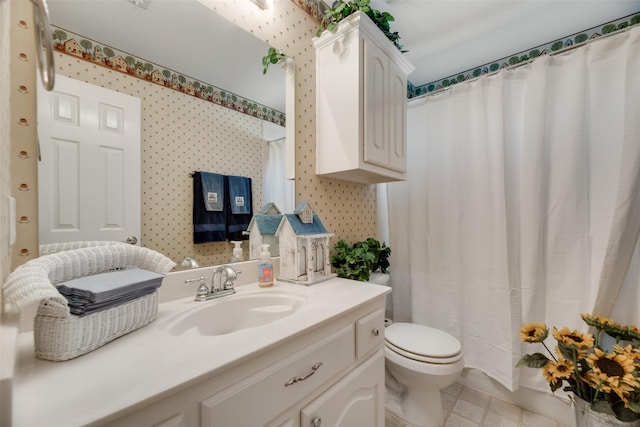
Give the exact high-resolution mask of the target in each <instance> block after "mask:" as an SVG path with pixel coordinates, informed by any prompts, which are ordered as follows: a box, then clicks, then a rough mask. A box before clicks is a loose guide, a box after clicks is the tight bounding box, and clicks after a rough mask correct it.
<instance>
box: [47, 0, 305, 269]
mask: <svg viewBox="0 0 640 427" xmlns="http://www.w3.org/2000/svg"><path fill="white" fill-rule="evenodd" d="M49 9H50V14H51V23H52V26H53V27H54V28H53V30H54V31H55V30H60V31H61V32H62V33H66V36H68V37H67V38H63V37H62V35H61V34H60V32H58V33H55V34H54V38H55V37H56V36H58V38H57V40H56V49H57V54H56V70H57V72H59V73H60V74H62V75H66V76H69V77H72V78H74V79H79V80H82V81H85V82H88V83H90V84H92V85H97V86H102V87H104V88H107V89H110V90H113V91H117V92H121V93H124V94H128V95H132V96H133V97H136V98H138V99H139V100H140V103H141V117H140V119H141V120H140V121H141V138H140V151H141V171H140V176H141V178H140V190H141V191H140V193H141V197H140V211H141V233H140V236H137V237H138V238H139V240H140V243H141V244H142V245H143V246H146V247H149V248H151V249H155V250H158V251H159V252H161V253H163V254H165V255H167V256H168V257H170V258H171V259H172V260H174V261H175V262H176V263H178V265H180V262H181V260H183V259H184V258H185V257H193V258H195V259H197V260H198V262H199V263H200V265H211V264H222V263H226V262H229V261H230V260H231V257H232V249H233V245H232V244H231V243H230V242H220V243H207V244H202V245H194V244H193V236H192V233H193V226H192V206H193V204H192V203H193V200H192V197H193V191H192V179H191V178H190V177H189V174H190V173H191V172H192V171H194V170H202V171H211V172H216V173H220V174H225V175H240V176H246V177H250V178H251V179H252V192H253V211H254V212H258V211H259V210H260V208H261V207H262V206H263V205H264V203H265V202H266V201H268V200H270V198H271V197H274V198H275V197H282V196H278V193H282V194H285V191H281V190H280V189H278V190H276V189H273V190H271V193H269V194H270V196H268V197H269V198H266V197H265V195H264V187H265V182H267V181H268V182H270V183H273V182H276V181H273V178H267V177H266V176H267V174H268V175H269V177H271V176H272V174H273V172H274V171H277V169H276V168H281V169H282V170H284V171H286V170H287V169H286V163H287V162H288V163H289V165H292V164H294V162H293V156H292V155H291V154H292V151H290V155H289V157H288V160H287V156H286V151H287V149H288V147H291V148H293V143H292V140H288V136H287V137H285V138H284V143H283V142H282V141H283V140H282V138H276V139H272V140H270V141H272V142H270V143H269V144H267V143H266V142H265V137H264V135H265V134H266V133H265V128H267V127H269V126H271V125H273V123H272V122H278V120H277V119H278V117H279V116H280V112H284V111H285V110H286V113H287V116H288V117H291V118H293V117H295V115H294V114H293V113H292V112H291V111H289V109H290V108H293V105H294V103H293V102H291V103H289V102H287V103H286V105H285V90H284V86H285V76H288V78H289V79H290V84H291V86H290V90H289V89H288V90H287V92H286V98H289V99H293V87H294V81H295V77H294V75H295V74H294V73H295V65H292V66H291V68H290V71H285V69H283V68H286V67H282V68H281V67H272V68H270V70H269V72H268V73H267V75H263V74H262V65H261V58H262V56H264V54H265V52H266V51H267V49H268V46H267V45H266V44H265V43H263V42H262V41H260V40H258V39H256V38H254V37H253V36H251V35H250V34H249V33H247V32H245V31H244V30H241V29H239V28H236V27H235V26H234V25H233V24H231V23H229V22H227V21H226V20H224V19H223V18H221V17H219V16H217V15H216V14H215V13H214V12H213V11H211V10H210V9H208V8H206V7H204V6H203V5H202V4H200V3H199V2H197V1H195V0H181V1H175V0H154V1H152V2H150V3H149V5H148V8H147V9H141V8H138V7H136V6H135V5H133V4H132V3H128V2H124V1H122V2H115V1H109V2H86V1H84V0H50V1H49ZM178 12H179V13H178ZM96 16H99V17H100V19H96ZM178 16H179V17H180V19H177V17H178ZM114 23H117V25H115V24H114ZM71 39H73V40H75V41H70V40H71ZM230 41H233V43H230ZM96 53H99V55H101V56H99V55H97V54H96ZM112 54H113V55H112ZM98 58H102V60H98ZM118 64H119V65H120V66H121V67H122V68H121V69H118V68H117V67H116V66H117V65H118ZM156 68H157V69H156ZM244 74H249V75H250V78H245V77H243V75H244ZM158 79H159V80H158ZM243 101H246V102H243ZM264 119H266V120H264ZM286 134H288V135H292V134H293V126H287V129H286ZM272 146H273V151H276V147H278V149H279V150H280V151H282V146H284V147H285V149H284V151H285V156H284V159H282V157H281V155H278V157H277V158H278V159H279V160H278V161H277V162H276V161H275V159H276V157H274V155H273V154H270V155H267V154H269V153H270V152H271V151H272ZM267 161H268V162H267ZM278 164H283V165H284V166H278ZM283 173H284V172H283ZM294 176H295V173H294V172H292V168H291V167H289V170H288V171H287V172H286V173H284V177H281V178H278V180H277V182H279V183H283V182H286V178H292V177H294ZM130 184H131V183H130V182H128V181H126V182H125V183H124V185H130ZM270 185H271V184H270ZM277 185H281V184H277ZM282 185H284V184H282ZM288 185H289V190H287V191H288V193H286V194H289V196H287V197H290V198H291V200H293V182H289V184H288ZM267 191H269V190H267ZM272 194H273V195H272ZM279 200H280V199H279ZM82 203H86V202H84V201H82V202H81V203H80V204H82ZM279 203H282V205H281V206H282V209H283V210H284V206H286V203H289V202H285V201H283V202H279ZM291 205H293V203H291ZM126 237H128V235H127V233H126V232H123V235H122V237H121V238H120V240H124V239H125V238H126ZM73 240H84V239H82V238H74V239H73ZM92 240H95V238H92ZM41 243H49V242H45V241H41ZM242 246H243V249H244V253H245V259H246V258H248V257H247V255H248V253H249V250H248V249H249V248H248V242H246V241H245V242H243V245H242ZM178 268H180V267H178Z"/></svg>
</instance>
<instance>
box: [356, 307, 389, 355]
mask: <svg viewBox="0 0 640 427" xmlns="http://www.w3.org/2000/svg"><path fill="white" fill-rule="evenodd" d="M383 344H384V310H383V309H379V310H376V311H374V312H372V313H369V314H367V315H366V316H364V317H362V318H361V319H359V320H358V321H357V322H356V357H357V358H358V359H360V358H361V357H362V356H364V355H366V354H367V353H369V352H370V351H371V350H373V349H374V348H378V347H379V346H381V345H383Z"/></svg>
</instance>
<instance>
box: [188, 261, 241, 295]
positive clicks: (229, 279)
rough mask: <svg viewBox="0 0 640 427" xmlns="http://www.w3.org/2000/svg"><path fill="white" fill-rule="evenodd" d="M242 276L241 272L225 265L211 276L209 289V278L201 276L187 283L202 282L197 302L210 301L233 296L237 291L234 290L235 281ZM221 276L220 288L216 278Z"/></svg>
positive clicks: (197, 292) (197, 293)
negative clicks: (207, 281) (239, 275)
mask: <svg viewBox="0 0 640 427" xmlns="http://www.w3.org/2000/svg"><path fill="white" fill-rule="evenodd" d="M238 274H240V272H239V271H236V270H234V269H233V268H232V267H230V266H228V265H223V266H220V267H218V268H216V269H215V271H214V272H213V275H212V276H211V286H209V287H207V283H206V280H207V278H206V277H204V276H201V277H199V278H197V279H187V280H185V283H193V282H200V285H199V286H198V289H197V290H196V297H195V300H196V301H208V300H210V299H213V298H220V297H224V296H226V295H233V294H235V293H236V290H235V289H234V288H233V281H234V280H236V278H237V277H238ZM218 275H220V279H219V280H218V286H216V276H218Z"/></svg>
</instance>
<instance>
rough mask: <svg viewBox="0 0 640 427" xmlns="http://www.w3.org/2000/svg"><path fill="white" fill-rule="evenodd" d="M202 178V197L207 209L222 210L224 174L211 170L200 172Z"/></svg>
mask: <svg viewBox="0 0 640 427" xmlns="http://www.w3.org/2000/svg"><path fill="white" fill-rule="evenodd" d="M200 179H201V180H202V197H203V198H204V205H205V208H206V209H207V211H209V212H211V211H216V212H220V211H223V210H224V175H220V174H218V173H211V172H200Z"/></svg>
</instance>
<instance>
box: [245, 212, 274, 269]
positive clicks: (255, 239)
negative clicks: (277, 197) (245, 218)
mask: <svg viewBox="0 0 640 427" xmlns="http://www.w3.org/2000/svg"><path fill="white" fill-rule="evenodd" d="M281 220H282V214H281V213H280V209H278V207H277V206H276V204H275V203H267V204H266V205H264V206H263V207H262V209H261V210H260V213H258V214H255V215H254V216H253V218H251V222H250V223H249V227H247V231H245V233H246V234H248V235H249V259H258V258H260V248H262V245H263V244H268V245H269V251H270V253H271V256H274V257H275V256H279V254H280V248H279V244H278V240H279V239H278V237H276V230H277V229H278V226H279V225H280V221H281Z"/></svg>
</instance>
